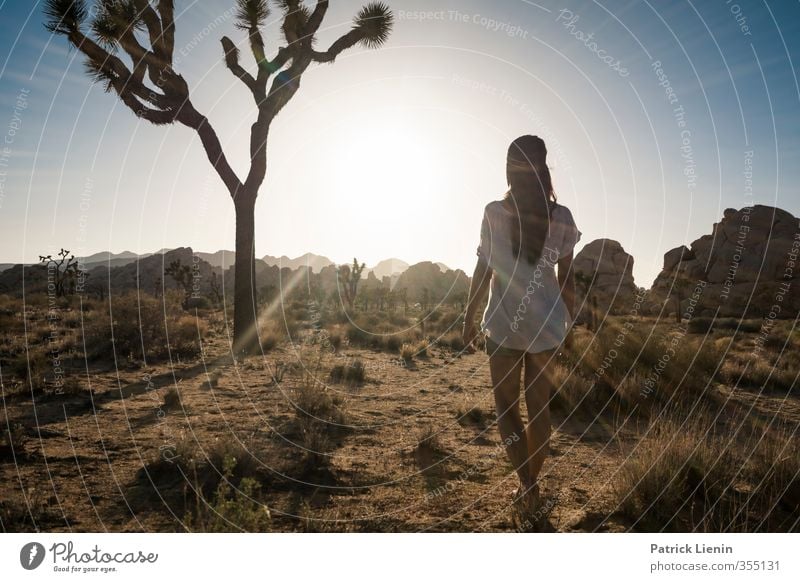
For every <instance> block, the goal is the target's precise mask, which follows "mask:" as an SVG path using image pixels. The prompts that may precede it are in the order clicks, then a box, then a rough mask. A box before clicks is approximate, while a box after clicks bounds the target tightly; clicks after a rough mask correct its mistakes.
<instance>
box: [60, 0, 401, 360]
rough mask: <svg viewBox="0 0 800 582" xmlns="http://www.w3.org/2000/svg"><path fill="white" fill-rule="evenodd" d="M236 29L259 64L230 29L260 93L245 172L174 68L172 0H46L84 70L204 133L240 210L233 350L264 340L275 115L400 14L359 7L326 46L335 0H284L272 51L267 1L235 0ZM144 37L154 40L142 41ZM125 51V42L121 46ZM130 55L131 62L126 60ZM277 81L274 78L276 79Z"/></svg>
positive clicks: (146, 110)
mask: <svg viewBox="0 0 800 582" xmlns="http://www.w3.org/2000/svg"><path fill="white" fill-rule="evenodd" d="M235 1H236V27H237V28H239V29H241V30H242V31H244V32H245V33H246V35H247V43H248V44H249V47H250V50H251V52H252V53H253V57H254V58H255V62H256V65H257V71H256V73H255V74H251V73H249V72H248V71H247V70H246V69H245V68H244V66H242V65H241V64H240V62H239V49H238V47H237V46H236V44H234V43H233V41H232V40H230V39H229V38H228V37H222V39H221V43H222V52H223V57H224V59H225V64H226V65H227V67H228V69H230V71H231V73H232V74H233V75H234V76H235V77H237V78H238V79H239V80H241V81H242V83H243V84H244V85H245V87H246V88H247V89H248V90H249V91H250V92H251V93H252V95H253V99H254V101H255V111H256V112H257V117H256V120H255V122H254V123H253V125H252V127H251V131H250V167H249V170H248V172H247V175H246V176H245V179H244V180H242V179H241V178H240V177H239V176H238V175H237V174H236V172H234V170H233V168H232V167H231V166H230V164H229V163H228V158H227V157H226V156H225V153H224V151H223V149H222V144H221V143H220V140H219V138H218V137H217V133H216V132H215V131H214V128H213V127H212V126H211V123H210V122H209V120H208V119H207V118H206V116H205V115H203V114H202V113H201V112H199V111H198V110H197V109H195V107H194V104H193V103H192V99H191V93H190V90H189V87H188V85H187V83H186V81H185V80H184V78H183V77H182V76H181V75H180V74H178V72H176V71H175V70H174V68H173V51H174V45H175V20H174V1H173V0H95V2H94V7H93V9H92V10H91V16H90V11H89V9H88V8H87V4H89V2H87V0H46V1H45V5H44V13H45V17H46V20H45V27H46V28H47V29H48V30H50V31H51V32H53V33H55V34H61V35H63V36H65V37H66V38H67V39H68V40H69V42H70V43H71V44H72V45H73V46H74V47H75V48H77V49H78V50H79V51H81V52H82V53H83V54H84V55H85V57H86V70H87V72H88V74H89V76H90V77H91V79H92V80H93V81H95V82H100V83H103V85H104V86H105V89H106V90H107V91H109V92H111V91H113V92H114V93H116V95H117V97H119V99H120V100H121V101H122V103H123V104H124V105H125V106H127V107H128V108H129V109H130V110H131V111H132V112H133V113H134V115H136V116H137V117H139V118H141V119H144V120H146V121H149V122H151V123H153V124H156V125H165V124H171V123H175V122H178V123H180V124H182V125H185V126H187V127H189V128H191V129H193V130H194V131H196V132H197V135H198V137H199V138H200V142H201V143H202V145H203V148H204V149H205V151H206V154H207V156H208V159H209V162H210V163H211V165H212V166H213V167H214V170H216V172H217V174H219V177H220V178H221V179H222V182H223V183H224V184H225V187H226V188H227V190H228V192H229V193H230V195H231V197H232V199H233V204H234V209H235V212H236V264H235V289H234V326H233V327H234V330H233V335H234V349H235V350H236V351H241V350H249V349H252V348H253V347H254V346H255V345H256V342H255V340H256V319H257V313H256V311H257V307H256V303H257V302H256V289H255V248H254V240H255V204H256V198H257V196H258V190H259V188H260V186H261V184H262V183H263V182H264V178H265V176H266V172H267V135H268V134H269V128H270V125H271V124H272V121H273V120H274V119H275V116H276V115H278V113H279V112H280V111H281V109H283V107H284V106H285V105H286V104H287V103H288V102H289V100H290V99H291V98H292V97H293V96H294V95H295V94H296V93H297V90H298V89H299V88H300V79H301V77H302V75H303V73H305V71H306V70H307V69H308V68H309V66H311V65H312V64H313V63H332V62H333V61H334V60H335V59H336V57H337V56H339V55H340V54H341V53H342V52H343V51H345V50H347V49H349V48H351V47H353V46H355V45H358V44H360V45H363V46H365V47H367V48H374V47H378V46H380V45H381V44H383V42H384V41H386V39H387V38H388V36H389V33H390V31H391V28H392V20H393V17H392V13H391V11H390V10H389V8H388V7H387V6H386V5H385V4H383V3H382V2H370V3H369V4H367V5H366V6H364V7H363V8H362V9H361V10H360V11H359V12H358V14H357V15H356V17H355V20H354V22H353V27H352V28H351V29H350V31H349V32H347V33H346V34H344V35H343V36H341V37H340V38H338V39H337V40H336V41H334V42H333V44H331V45H330V46H329V48H328V49H327V50H324V51H319V50H317V49H316V47H315V41H316V40H317V39H316V36H317V32H318V31H319V29H320V26H321V25H322V21H323V18H324V17H325V14H326V12H327V10H328V4H329V2H328V0H317V2H316V3H315V5H314V7H313V9H312V8H311V7H309V6H306V5H305V4H304V3H303V2H302V0H276V2H275V3H276V4H277V5H278V7H279V8H280V9H281V10H282V12H283V16H282V20H283V26H282V32H283V36H284V38H285V41H286V45H285V46H282V47H281V48H279V49H278V51H277V54H276V55H275V56H274V57H273V58H272V59H268V58H267V56H266V54H265V50H264V40H263V38H262V35H261V27H262V26H263V24H264V23H265V22H266V20H267V18H268V16H269V13H270V10H269V8H270V7H269V3H268V0H235ZM143 38H146V39H147V41H146V42H144V43H143V42H140V41H141V40H142V39H143ZM120 49H121V50H120ZM126 61H127V62H126ZM270 80H271V81H270Z"/></svg>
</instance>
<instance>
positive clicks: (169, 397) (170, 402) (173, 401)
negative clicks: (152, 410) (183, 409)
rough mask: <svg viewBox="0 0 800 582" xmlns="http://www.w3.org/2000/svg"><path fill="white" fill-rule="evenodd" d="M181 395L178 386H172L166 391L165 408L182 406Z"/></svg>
mask: <svg viewBox="0 0 800 582" xmlns="http://www.w3.org/2000/svg"><path fill="white" fill-rule="evenodd" d="M180 406H181V396H180V394H178V389H177V388H170V389H169V390H167V391H166V392H165V393H164V408H168V409H169V408H180Z"/></svg>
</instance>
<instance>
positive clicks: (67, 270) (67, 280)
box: [39, 249, 79, 297]
mask: <svg viewBox="0 0 800 582" xmlns="http://www.w3.org/2000/svg"><path fill="white" fill-rule="evenodd" d="M39 262H40V263H42V264H43V265H44V266H45V267H47V280H48V281H47V282H48V286H49V284H50V282H51V279H52V284H53V289H54V291H55V294H56V297H64V296H65V295H66V294H67V292H68V291H69V290H70V289H69V286H70V285H72V284H73V283H74V281H75V279H76V278H77V276H78V270H79V267H78V259H76V258H75V255H73V254H70V252H69V251H68V250H66V249H61V250H60V251H59V252H58V255H57V256H56V258H53V256H52V255H47V256H43V255H39ZM68 284H69V285H68Z"/></svg>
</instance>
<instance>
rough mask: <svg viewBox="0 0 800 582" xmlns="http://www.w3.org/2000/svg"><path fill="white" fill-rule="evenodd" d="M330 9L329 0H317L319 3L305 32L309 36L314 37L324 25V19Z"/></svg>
mask: <svg viewBox="0 0 800 582" xmlns="http://www.w3.org/2000/svg"><path fill="white" fill-rule="evenodd" d="M327 11H328V0H317V5H316V6H315V7H314V12H312V13H311V16H310V17H309V19H308V22H307V23H306V28H305V33H306V35H307V36H309V37H313V36H314V35H315V34H316V33H317V31H318V30H319V27H320V25H322V20H323V19H324V18H325V13H326V12H327Z"/></svg>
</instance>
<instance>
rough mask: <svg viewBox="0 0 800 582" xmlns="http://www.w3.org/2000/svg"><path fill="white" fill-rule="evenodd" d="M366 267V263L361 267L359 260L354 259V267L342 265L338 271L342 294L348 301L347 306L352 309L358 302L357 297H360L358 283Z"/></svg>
mask: <svg viewBox="0 0 800 582" xmlns="http://www.w3.org/2000/svg"><path fill="white" fill-rule="evenodd" d="M365 266H366V264H365V263H361V265H360V266H359V264H358V260H357V259H353V266H352V267H350V266H349V265H342V266H341V267H339V268H338V269H337V271H336V274H337V276H338V278H339V287H340V288H341V293H343V294H344V299H345V301H347V306H348V307H350V309H352V308H353V305H354V304H355V302H356V296H357V295H358V282H359V281H361V273H362V272H363V271H364V267H365Z"/></svg>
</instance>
